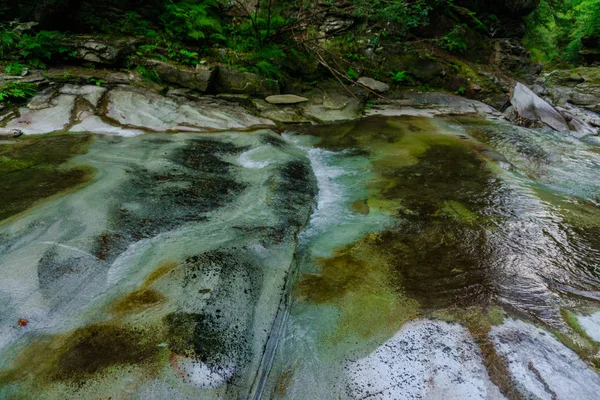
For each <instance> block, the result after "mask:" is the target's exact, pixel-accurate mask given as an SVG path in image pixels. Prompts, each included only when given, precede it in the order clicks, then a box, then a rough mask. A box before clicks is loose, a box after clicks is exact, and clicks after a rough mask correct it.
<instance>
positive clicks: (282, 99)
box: [265, 94, 308, 104]
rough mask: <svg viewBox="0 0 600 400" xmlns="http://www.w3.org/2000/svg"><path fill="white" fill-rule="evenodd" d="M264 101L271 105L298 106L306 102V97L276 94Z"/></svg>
mask: <svg viewBox="0 0 600 400" xmlns="http://www.w3.org/2000/svg"><path fill="white" fill-rule="evenodd" d="M265 100H266V101H267V103H271V104H298V103H305V102H307V101H308V99H307V98H306V97H301V96H296V95H295V94H278V95H274V96H269V97H267V98H266V99H265Z"/></svg>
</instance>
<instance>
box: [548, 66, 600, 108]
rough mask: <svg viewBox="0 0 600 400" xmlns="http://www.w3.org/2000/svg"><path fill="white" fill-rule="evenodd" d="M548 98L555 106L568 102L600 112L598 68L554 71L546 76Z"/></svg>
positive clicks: (599, 72) (599, 77) (599, 69)
mask: <svg viewBox="0 0 600 400" xmlns="http://www.w3.org/2000/svg"><path fill="white" fill-rule="evenodd" d="M546 85H547V86H548V93H547V95H548V97H550V99H552V101H553V102H554V103H555V104H557V105H561V106H562V105H564V104H565V103H567V102H569V103H572V104H577V105H579V106H581V107H583V108H585V109H587V110H590V111H594V112H596V113H597V112H600V68H593V67H580V68H575V69H567V70H555V71H552V72H551V73H550V74H548V75H547V76H546Z"/></svg>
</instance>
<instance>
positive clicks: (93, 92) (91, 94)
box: [60, 85, 108, 107]
mask: <svg viewBox="0 0 600 400" xmlns="http://www.w3.org/2000/svg"><path fill="white" fill-rule="evenodd" d="M107 90H108V89H106V88H103V87H100V86H96V85H84V86H75V85H64V86H63V87H61V88H60V93H62V94H70V95H73V96H79V97H82V98H83V99H85V100H86V101H88V102H89V103H90V105H91V106H92V107H98V103H100V99H101V98H102V96H103V95H104V94H105V93H106V91H107Z"/></svg>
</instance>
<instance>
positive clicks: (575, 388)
mask: <svg viewBox="0 0 600 400" xmlns="http://www.w3.org/2000/svg"><path fill="white" fill-rule="evenodd" d="M489 337H490V339H491V340H492V342H493V343H494V347H495V348H496V351H497V352H498V354H500V355H501V356H503V357H505V358H506V359H507V361H508V368H509V371H510V374H511V376H512V379H513V381H514V382H515V383H516V385H517V389H518V390H519V392H520V393H521V394H522V396H523V397H524V398H538V399H548V400H552V399H557V400H561V399H565V400H568V399H580V400H594V399H597V398H598V393H600V376H598V375H597V374H596V373H595V372H594V371H593V370H592V369H591V368H590V367H589V366H588V365H587V364H586V363H585V362H583V361H582V360H581V359H580V358H579V357H578V356H577V354H575V353H574V352H573V351H572V350H570V349H569V348H567V347H565V346H564V345H563V344H562V343H560V342H559V341H558V340H557V339H556V338H554V337H553V336H552V335H551V334H550V333H549V332H546V331H543V330H541V329H539V328H537V327H535V326H534V325H530V324H528V323H526V322H523V321H517V320H506V321H505V323H504V324H503V325H501V326H497V327H494V328H492V331H491V333H490V335H489Z"/></svg>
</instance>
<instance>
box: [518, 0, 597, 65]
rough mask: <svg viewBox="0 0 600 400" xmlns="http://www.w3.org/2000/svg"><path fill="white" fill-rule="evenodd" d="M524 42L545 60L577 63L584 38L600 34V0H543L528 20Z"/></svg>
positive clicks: (536, 58)
mask: <svg viewBox="0 0 600 400" xmlns="http://www.w3.org/2000/svg"><path fill="white" fill-rule="evenodd" d="M526 22H527V32H526V35H525V39H524V42H525V45H526V46H527V48H528V49H529V50H530V51H531V53H532V56H533V58H534V59H535V60H536V61H539V62H542V63H556V62H567V63H571V64H573V63H578V62H579V61H581V60H580V56H579V51H580V50H581V47H582V45H581V38H583V37H600V0H567V1H557V0H541V2H540V5H539V6H538V8H537V9H536V10H535V11H534V13H532V14H531V15H530V16H529V17H528V18H527V20H526Z"/></svg>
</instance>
